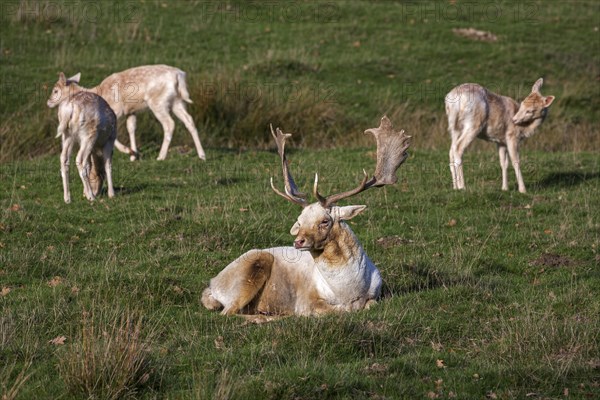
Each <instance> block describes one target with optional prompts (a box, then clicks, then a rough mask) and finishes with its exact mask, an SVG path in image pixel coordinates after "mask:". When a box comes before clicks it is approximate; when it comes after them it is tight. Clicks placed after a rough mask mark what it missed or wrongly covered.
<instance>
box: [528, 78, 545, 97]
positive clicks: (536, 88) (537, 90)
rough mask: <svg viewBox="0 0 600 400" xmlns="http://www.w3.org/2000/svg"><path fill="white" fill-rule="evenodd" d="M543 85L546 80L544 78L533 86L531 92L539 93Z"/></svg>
mask: <svg viewBox="0 0 600 400" xmlns="http://www.w3.org/2000/svg"><path fill="white" fill-rule="evenodd" d="M543 84H544V79H543V78H540V79H538V80H537V81H535V83H534V84H533V87H532V88H531V92H532V93H539V92H540V89H541V87H542V85H543Z"/></svg>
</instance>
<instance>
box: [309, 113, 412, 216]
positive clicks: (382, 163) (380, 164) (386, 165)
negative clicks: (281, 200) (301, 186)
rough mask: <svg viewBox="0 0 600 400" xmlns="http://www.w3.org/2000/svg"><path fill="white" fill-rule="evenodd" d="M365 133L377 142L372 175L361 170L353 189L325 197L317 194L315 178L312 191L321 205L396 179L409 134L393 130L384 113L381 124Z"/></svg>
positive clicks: (404, 157) (327, 205)
mask: <svg viewBox="0 0 600 400" xmlns="http://www.w3.org/2000/svg"><path fill="white" fill-rule="evenodd" d="M365 133H372V134H373V136H375V140H376V142H377V166H376V167H375V174H374V176H373V177H372V178H371V179H369V177H368V175H367V173H366V171H364V170H363V173H364V178H363V180H362V182H361V183H360V185H358V186H357V187H356V188H355V189H352V190H349V191H347V192H343V193H339V194H335V195H331V196H329V197H327V198H324V197H323V196H321V195H319V194H318V190H317V179H315V186H314V189H313V192H314V193H315V197H317V198H318V199H319V202H320V203H321V205H323V207H329V206H331V205H332V204H334V203H337V202H338V201H340V200H342V199H345V198H347V197H351V196H354V195H356V194H358V193H360V192H363V191H365V190H367V189H369V188H371V187H381V186H384V185H390V184H394V183H396V182H397V181H398V178H397V177H396V171H397V170H398V168H399V167H400V165H401V164H402V163H403V162H404V161H405V160H406V158H407V157H408V153H407V152H406V150H407V149H408V147H409V146H410V136H407V135H405V134H404V130H401V131H400V132H395V131H394V129H393V127H392V123H391V122H390V120H389V119H388V117H386V116H385V115H384V116H383V118H381V124H380V125H379V127H378V128H372V129H367V130H366V131H365ZM322 199H323V200H322Z"/></svg>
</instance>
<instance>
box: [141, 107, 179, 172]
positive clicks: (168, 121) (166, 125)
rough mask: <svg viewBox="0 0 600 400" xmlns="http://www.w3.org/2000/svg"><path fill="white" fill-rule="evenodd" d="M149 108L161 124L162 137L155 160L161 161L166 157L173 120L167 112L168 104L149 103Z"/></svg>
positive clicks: (171, 136) (173, 125)
mask: <svg viewBox="0 0 600 400" xmlns="http://www.w3.org/2000/svg"><path fill="white" fill-rule="evenodd" d="M148 106H149V107H150V110H152V112H153V113H154V116H155V117H156V119H158V121H159V122H160V124H161V125H162V128H163V132H164V137H163V142H162V146H161V147H160V152H159V153H158V157H157V160H159V161H161V160H164V159H165V158H167V153H168V152H169V145H170V144H171V140H172V139H173V130H174V129H175V121H173V118H172V117H171V115H170V114H169V107H170V106H169V105H166V104H149V105H148Z"/></svg>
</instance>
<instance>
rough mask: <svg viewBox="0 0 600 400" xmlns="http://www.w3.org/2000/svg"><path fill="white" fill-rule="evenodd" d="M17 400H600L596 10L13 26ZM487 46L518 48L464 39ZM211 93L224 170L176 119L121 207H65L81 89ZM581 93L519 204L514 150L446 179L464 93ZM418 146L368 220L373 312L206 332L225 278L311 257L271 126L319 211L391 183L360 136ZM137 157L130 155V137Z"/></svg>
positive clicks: (208, 102) (145, 8) (145, 154)
mask: <svg viewBox="0 0 600 400" xmlns="http://www.w3.org/2000/svg"><path fill="white" fill-rule="evenodd" d="M0 7H1V10H2V15H1V16H0V18H1V22H2V30H1V31H0V32H1V33H0V35H1V41H0V57H1V58H0V75H1V77H2V83H1V91H0V95H1V96H2V98H1V102H0V121H1V122H0V145H1V146H0V147H1V148H0V290H1V292H0V304H1V312H0V393H1V394H2V399H3V400H4V399H7V400H10V399H32V398H39V399H71V398H98V399H100V398H102V399H104V398H114V399H116V398H127V397H133V398H142V399H152V398H169V399H188V398H197V399H206V398H215V399H229V398H231V399H265V398H270V399H323V398H331V399H334V398H340V399H341V398H352V399H404V398H406V399H414V398H458V399H486V398H487V399H513V398H533V399H559V398H560V399H563V398H569V399H571V398H575V399H579V398H582V399H586V398H595V397H598V396H600V380H599V378H598V375H599V373H598V372H599V369H600V349H599V346H598V343H599V336H600V319H599V318H598V315H600V300H599V299H600V270H599V265H600V254H599V247H600V219H599V213H598V210H599V209H600V160H599V158H598V150H599V149H600V139H599V137H600V136H599V133H600V132H599V130H600V129H599V122H600V121H599V120H600V116H599V115H598V114H599V113H598V109H600V107H599V106H600V79H599V77H600V65H599V64H600V60H599V57H600V56H599V55H598V54H600V41H598V40H594V38H596V39H597V38H598V36H599V35H600V33H598V29H599V26H600V21H599V20H598V15H600V5H599V4H598V3H597V2H593V1H589V2H588V1H579V2H541V1H539V2H538V1H531V2H505V1H497V2H481V3H478V2H461V1H460V0H457V1H456V2H454V1H431V2H386V1H373V2H366V1H365V2H363V1H340V2H308V1H307V2H292V3H290V2H268V3H266V2H265V3H247V2H236V1H231V2H219V1H213V2H202V1H190V2H167V1H150V0H147V1H139V2H138V1H127V2H115V3H112V2H98V3H94V2H89V3H87V2H86V3H84V2H61V1H49V0H48V1H27V0H22V1H12V2H11V1H8V2H3V3H2V4H1V5H0ZM468 27H476V28H478V29H483V30H489V31H490V32H493V33H494V34H495V35H497V36H498V40H497V41H496V42H485V41H474V40H470V39H468V38H463V37H458V36H455V35H454V34H453V33H452V28H468ZM152 63H166V64H169V65H174V66H177V67H179V68H182V69H183V70H185V71H186V72H187V73H188V83H189V86H190V92H191V97H192V99H193V100H194V104H193V105H191V106H190V107H189V109H190V111H191V113H192V115H193V117H194V119H195V121H196V124H197V126H198V128H199V131H200V136H201V139H202V141H203V145H204V146H205V149H206V151H207V157H208V158H207V161H206V162H201V161H199V160H198V159H197V157H196V155H195V153H194V151H193V146H191V139H190V138H189V137H188V134H187V132H186V131H185V129H184V127H183V126H182V125H181V124H179V123H178V125H177V129H176V132H175V139H174V142H173V145H172V147H171V151H170V153H169V157H168V159H167V160H165V161H162V162H158V161H155V158H156V156H157V154H158V147H159V145H160V142H161V140H162V132H161V129H160V126H159V124H158V123H157V122H156V121H155V120H154V118H153V117H152V115H150V114H145V115H143V116H142V117H141V118H139V124H138V132H139V134H138V140H139V141H140V142H141V145H142V147H141V152H142V159H141V161H139V162H129V161H128V159H127V157H126V156H125V155H123V154H115V157H114V181H115V186H116V191H117V195H116V197H115V198H114V199H108V198H107V197H106V196H103V197H101V198H100V199H98V200H97V201H96V202H94V203H89V202H87V201H86V200H84V199H83V198H82V197H80V196H79V194H80V193H81V191H82V186H81V182H80V181H79V179H78V177H77V175H76V174H75V173H72V174H71V183H72V193H73V195H74V196H73V203H72V204H70V205H65V204H64V203H63V200H62V190H61V183H60V175H59V163H58V150H59V147H60V144H59V142H58V140H57V139H55V138H54V136H55V130H56V114H55V110H48V109H47V108H46V105H45V101H46V97H47V91H48V90H47V87H48V85H50V86H51V85H52V84H53V83H54V82H55V80H56V78H57V73H58V72H59V71H64V72H65V73H66V74H67V76H70V75H74V74H75V73H77V72H80V71H81V72H82V84H83V85H84V86H90V87H91V86H94V85H95V84H97V83H99V82H100V81H101V79H103V78H104V77H105V76H107V75H109V74H110V73H112V72H115V71H118V70H122V69H125V68H127V67H130V66H135V65H142V64H152ZM540 76H543V77H544V80H545V84H544V87H543V88H542V93H544V94H552V95H555V96H557V100H556V101H555V103H554V104H553V105H552V107H551V109H550V113H549V116H548V119H547V121H546V122H545V123H544V125H542V127H541V128H540V131H539V132H538V134H537V135H536V136H535V137H533V138H532V139H530V140H529V141H527V142H525V144H524V146H523V149H522V152H521V156H522V164H523V166H522V169H523V175H524V179H525V184H526V185H527V189H528V193H527V194H520V193H518V192H517V191H516V183H515V179H514V174H513V171H512V169H511V170H509V174H510V175H509V182H510V188H511V190H510V191H508V192H502V191H501V190H500V185H501V179H500V167H499V165H498V161H497V154H496V151H495V148H494V146H492V145H490V144H485V143H478V144H476V145H475V146H473V147H474V148H473V149H471V151H468V152H467V153H466V156H465V179H466V184H467V190H465V191H461V192H456V191H453V190H452V188H451V186H452V184H451V179H450V171H449V169H448V153H447V151H448V145H449V139H448V137H447V132H446V122H445V115H444V111H443V100H442V99H443V96H444V94H445V93H446V92H447V91H448V90H449V89H450V88H452V87H453V86H454V85H455V84H458V83H462V82H467V81H473V82H478V83H481V84H484V85H486V86H488V87H491V88H493V89H494V90H496V91H497V92H500V93H503V94H507V95H512V96H514V97H515V98H522V97H523V96H524V95H525V94H527V91H528V90H529V89H530V87H531V85H532V84H533V82H535V80H536V79H537V78H539V77H540ZM383 114H387V115H388V116H389V117H390V118H391V119H392V122H393V123H394V125H395V126H396V127H402V128H404V129H406V131H407V133H408V134H410V135H412V136H413V145H412V147H411V149H410V153H411V155H410V157H409V159H408V160H407V161H406V163H405V164H404V165H403V166H402V167H401V169H400V170H399V174H398V175H399V177H400V181H399V183H398V184H397V185H395V186H391V187H386V188H383V189H378V190H371V191H368V192H366V193H364V194H361V195H360V196H357V197H356V198H354V199H353V201H352V204H366V205H367V206H368V209H367V210H366V211H365V212H364V213H363V214H362V215H361V216H359V217H357V218H356V219H353V220H352V221H351V223H350V225H351V227H352V229H353V230H354V232H355V233H356V235H357V236H358V238H359V240H360V241H361V243H362V244H363V246H364V248H365V250H366V252H367V254H368V255H369V256H370V258H371V259H372V260H373V261H374V262H375V264H376V265H377V266H378V268H379V269H380V271H381V273H382V276H383V279H384V291H383V292H384V294H383V297H382V299H381V300H380V302H379V303H378V304H377V305H376V306H375V307H373V308H371V309H369V310H365V311H360V312H355V313H348V314H340V315H329V316H324V317H319V318H300V317H288V318H284V319H281V320H279V321H275V322H271V323H267V324H261V325H254V324H246V323H245V322H244V320H242V319H240V318H237V317H224V316H221V315H219V314H218V313H212V312H209V311H207V310H205V309H204V308H203V307H202V305H201V304H200V294H201V292H202V290H203V289H204V287H205V286H206V284H207V282H208V280H209V279H210V278H211V277H213V276H214V275H215V274H216V273H218V272H219V271H220V270H221V269H222V268H223V267H224V266H225V265H227V264H228V263H229V262H230V261H232V260H233V259H235V258H236V257H238V256H239V255H240V254H242V253H243V252H245V251H247V250H249V249H252V248H264V247H271V246H279V245H289V244H291V242H292V240H293V237H292V236H291V235H290V234H289V228H290V227H291V225H292V224H293V223H294V221H295V218H296V216H297V215H298V214H299V211H300V210H299V209H298V208H297V207H295V206H294V205H292V204H290V203H288V202H285V201H284V200H282V199H281V198H279V197H278V196H276V195H275V194H274V193H272V191H271V189H270V187H269V183H268V181H269V178H270V177H271V176H273V177H275V179H276V181H278V182H280V166H279V161H278V157H277V154H276V152H274V145H273V143H272V142H271V138H270V135H269V133H268V131H267V129H268V128H267V127H268V123H273V124H274V125H276V126H280V127H282V129H283V130H284V131H289V132H293V133H294V136H293V140H292V142H291V143H290V146H289V157H290V159H291V161H292V168H293V170H294V175H295V177H296V179H297V181H298V184H299V185H300V186H301V187H302V188H303V189H305V190H308V187H309V186H310V185H311V182H312V177H313V174H314V173H315V172H319V175H320V177H321V187H322V190H323V192H325V193H329V192H336V191H341V190H345V189H347V188H350V187H353V186H354V185H355V184H356V182H357V181H358V180H359V179H360V176H361V171H362V169H363V168H365V169H366V170H367V171H369V172H372V170H373V167H374V165H375V161H374V153H373V150H374V146H373V144H372V143H371V139H370V138H369V137H367V136H364V135H363V134H362V132H363V131H364V130H365V129H367V128H371V127H375V126H377V125H378V123H379V119H380V118H381V116H382V115H383ZM120 128H121V129H120V131H119V135H120V137H122V139H123V140H122V141H123V142H127V139H126V134H125V133H126V132H125V129H124V127H123V126H121V127H120Z"/></svg>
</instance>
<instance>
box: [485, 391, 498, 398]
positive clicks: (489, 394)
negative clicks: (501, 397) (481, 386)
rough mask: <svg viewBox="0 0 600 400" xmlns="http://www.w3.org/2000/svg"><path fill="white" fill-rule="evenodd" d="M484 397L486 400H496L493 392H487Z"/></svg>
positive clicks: (496, 396)
mask: <svg viewBox="0 0 600 400" xmlns="http://www.w3.org/2000/svg"><path fill="white" fill-rule="evenodd" d="M485 397H487V398H488V399H497V398H498V395H497V394H496V393H494V392H487V394H486V395H485Z"/></svg>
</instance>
